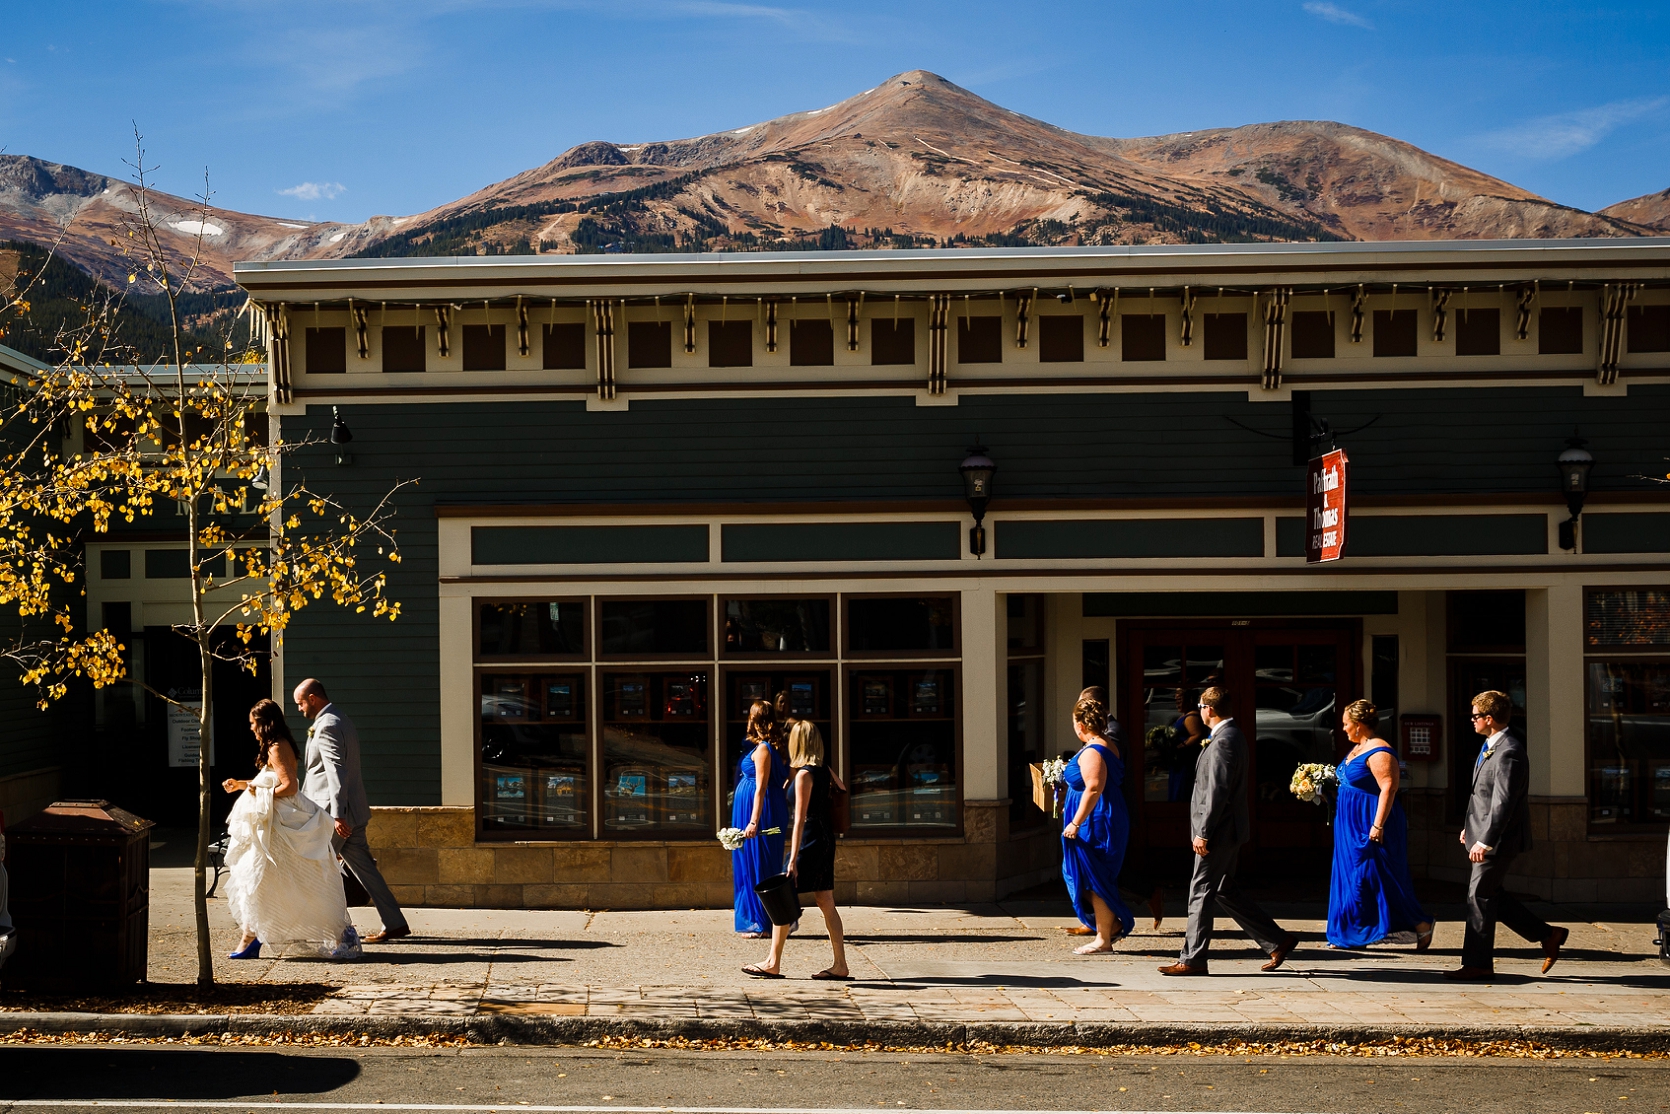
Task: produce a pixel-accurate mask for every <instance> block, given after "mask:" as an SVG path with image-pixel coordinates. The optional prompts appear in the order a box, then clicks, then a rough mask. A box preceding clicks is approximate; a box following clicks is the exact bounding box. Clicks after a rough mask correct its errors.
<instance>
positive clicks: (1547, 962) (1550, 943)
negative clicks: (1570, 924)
mask: <svg viewBox="0 0 1670 1114" xmlns="http://www.w3.org/2000/svg"><path fill="white" fill-rule="evenodd" d="M1570 936H1571V929H1569V928H1556V929H1555V930H1554V933H1553V935H1551V936H1550V937H1549V938H1548V939H1546V940H1544V941H1543V942H1542V973H1543V974H1545V975H1546V974H1548V969H1549V968H1550V967H1552V966H1554V964H1555V961H1557V960H1558V959H1559V958H1560V947H1561V945H1563V944H1564V943H1565V942H1566V939H1567V938H1568V937H1570Z"/></svg>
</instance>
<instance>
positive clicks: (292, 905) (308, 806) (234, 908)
mask: <svg viewBox="0 0 1670 1114" xmlns="http://www.w3.org/2000/svg"><path fill="white" fill-rule="evenodd" d="M277 784H278V775H277V774H276V773H274V772H273V771H272V770H271V769H264V770H262V771H261V772H260V773H259V774H257V775H255V778H254V779H253V780H252V781H250V783H249V788H248V789H247V790H245V791H244V792H243V793H242V794H241V795H240V796H239V797H238V799H237V800H236V801H235V802H233V804H232V814H231V816H230V817H228V819H227V829H228V833H229V834H230V836H231V839H230V841H229V842H228V844H227V848H226V865H227V869H228V875H227V879H226V907H227V909H228V911H230V912H231V914H232V916H233V917H234V918H235V919H236V920H237V922H238V923H239V924H240V925H242V926H243V929H244V931H246V932H253V933H254V934H255V937H256V939H258V940H260V941H261V947H262V950H263V951H266V950H268V949H271V950H272V952H273V953H274V954H276V955H280V956H327V957H330V958H333V959H354V958H358V956H359V955H360V942H359V935H358V933H357V932H356V931H355V930H354V924H353V922H352V921H351V920H349V919H348V904H347V902H346V901H345V900H344V898H343V896H342V873H341V868H339V867H338V866H337V862H336V849H335V848H334V847H333V846H332V844H331V837H332V836H333V835H334V834H335V825H334V824H333V823H332V821H331V815H330V813H328V812H326V811H325V810H324V809H322V808H320V807H319V806H318V805H316V804H314V803H313V802H312V801H310V800H308V799H307V798H306V797H304V796H302V795H301V794H300V793H294V794H292V795H290V796H288V797H275V796H274V795H273V788H274V787H275V786H276V785H277Z"/></svg>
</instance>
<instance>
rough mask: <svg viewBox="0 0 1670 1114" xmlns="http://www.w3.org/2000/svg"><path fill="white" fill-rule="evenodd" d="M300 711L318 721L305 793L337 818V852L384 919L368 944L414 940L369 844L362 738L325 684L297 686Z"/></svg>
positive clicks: (311, 736)
mask: <svg viewBox="0 0 1670 1114" xmlns="http://www.w3.org/2000/svg"><path fill="white" fill-rule="evenodd" d="M294 697H295V701H296V707H297V708H299V709H301V713H302V715H304V716H306V717H307V718H308V719H310V720H312V721H313V726H312V727H309V728H308V729H307V754H306V755H305V757H304V759H303V765H304V770H303V776H302V795H303V796H305V797H307V799H308V800H310V801H312V802H313V803H314V804H316V805H318V806H319V807H320V808H322V809H324V810H325V811H326V812H328V813H330V814H331V816H332V817H333V818H335V820H336V838H335V839H334V840H333V842H334V843H335V844H336V851H337V854H339V855H341V856H342V858H343V861H344V862H346V863H347V864H348V869H349V870H351V871H353V872H354V877H355V878H358V879H359V882H360V885H362V886H364V887H365V892H366V893H368V894H370V895H371V902H372V904H373V905H375V906H376V907H377V914H378V916H380V917H382V918H383V927H382V929H381V930H379V931H377V932H373V933H371V934H370V935H369V936H367V937H366V938H365V942H366V943H367V944H383V943H387V942H388V941H390V940H398V939H400V938H401V937H402V936H410V935H411V934H412V930H411V929H410V928H409V927H407V925H406V915H405V914H404V913H402V912H401V911H400V903H399V902H398V901H396V900H394V895H393V894H392V893H390V892H389V887H388V883H387V882H385V881H383V875H382V872H381V871H379V870H378V869H377V860H375V859H373V858H372V857H371V846H370V844H368V843H366V842H365V826H366V824H368V823H370V821H371V804H370V802H369V801H367V800H366V798H365V782H364V781H363V780H362V779H361V777H360V737H359V732H358V731H355V730H354V724H353V722H352V721H351V720H349V719H348V717H347V716H345V715H343V714H342V713H341V712H339V711H337V709H336V705H335V704H332V703H331V702H330V697H328V696H326V695H325V686H324V685H322V684H320V683H319V682H318V681H316V680H314V679H313V678H311V677H309V678H308V679H307V680H305V681H303V682H302V683H301V684H299V685H297V686H296V691H295V693H294Z"/></svg>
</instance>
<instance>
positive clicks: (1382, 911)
mask: <svg viewBox="0 0 1670 1114" xmlns="http://www.w3.org/2000/svg"><path fill="white" fill-rule="evenodd" d="M1381 751H1385V752H1387V753H1389V754H1391V755H1392V759H1393V761H1396V760H1397V755H1396V752H1394V751H1393V750H1392V748H1391V747H1375V748H1374V749H1373V750H1367V751H1364V752H1363V753H1362V754H1359V755H1358V756H1357V757H1355V758H1353V759H1352V760H1351V761H1349V762H1347V763H1345V764H1344V765H1342V766H1340V768H1339V801H1338V804H1337V805H1336V806H1335V808H1334V873H1333V880H1332V882H1331V884H1330V885H1329V887H1328V942H1329V943H1330V944H1333V945H1334V946H1335V947H1340V948H1360V947H1362V946H1364V945H1365V944H1373V943H1375V942H1377V941H1380V940H1384V939H1385V938H1386V937H1387V936H1389V935H1390V934H1392V933H1394V932H1413V931H1415V930H1416V928H1417V927H1418V926H1419V925H1422V924H1427V923H1430V922H1431V920H1432V918H1431V917H1429V916H1427V915H1426V910H1424V909H1422V908H1421V903H1420V902H1419V901H1417V900H1415V883H1414V880H1413V879H1412V878H1411V877H1410V876H1409V820H1408V818H1407V817H1406V816H1405V815H1404V812H1403V804H1402V803H1401V802H1399V801H1398V800H1397V799H1396V798H1394V799H1393V800H1392V807H1391V809H1390V810H1389V811H1388V812H1387V814H1386V830H1385V831H1384V832H1382V833H1381V839H1382V840H1383V842H1381V843H1375V842H1374V841H1372V840H1371V839H1369V837H1368V833H1369V829H1370V828H1372V827H1373V826H1374V814H1375V811H1376V810H1377V809H1378V808H1379V807H1380V783H1379V782H1377V781H1375V780H1374V773H1373V771H1371V770H1370V769H1369V768H1368V760H1369V755H1371V754H1378V753H1379V752H1381Z"/></svg>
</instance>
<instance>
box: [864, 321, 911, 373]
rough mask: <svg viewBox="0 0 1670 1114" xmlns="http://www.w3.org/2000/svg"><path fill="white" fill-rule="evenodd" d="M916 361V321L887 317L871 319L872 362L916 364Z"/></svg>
mask: <svg viewBox="0 0 1670 1114" xmlns="http://www.w3.org/2000/svg"><path fill="white" fill-rule="evenodd" d="M915 362H916V321H915V320H914V319H913V318H909V317H901V318H899V319H897V320H894V319H892V318H886V317H877V318H872V319H871V321H870V363H872V364H914V363H915Z"/></svg>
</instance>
